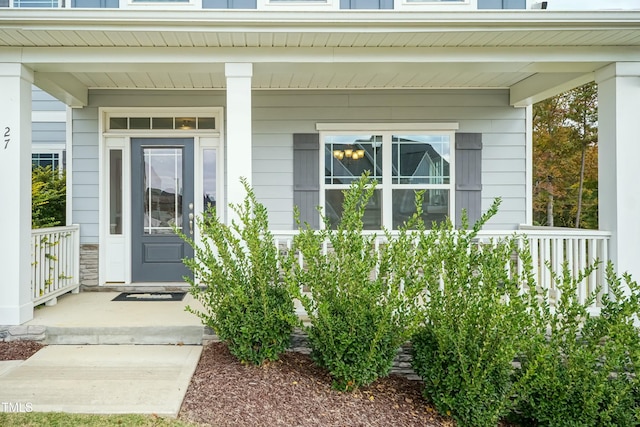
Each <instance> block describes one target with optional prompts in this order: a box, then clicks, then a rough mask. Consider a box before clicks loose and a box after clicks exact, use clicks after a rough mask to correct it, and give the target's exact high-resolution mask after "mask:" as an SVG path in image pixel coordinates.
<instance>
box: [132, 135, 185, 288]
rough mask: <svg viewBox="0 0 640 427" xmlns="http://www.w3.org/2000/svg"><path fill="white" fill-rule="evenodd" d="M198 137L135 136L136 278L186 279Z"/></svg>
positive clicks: (134, 277) (134, 241)
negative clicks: (194, 158) (178, 234)
mask: <svg viewBox="0 0 640 427" xmlns="http://www.w3.org/2000/svg"><path fill="white" fill-rule="evenodd" d="M193 144H194V141H193V138H132V139H131V186H132V190H131V206H132V209H131V213H132V222H131V230H132V239H131V243H132V248H131V254H132V265H131V279H132V281H133V282H182V281H184V279H183V277H184V276H190V275H191V273H190V271H189V270H188V269H187V268H186V267H185V266H184V265H183V263H182V259H183V258H186V257H192V256H193V249H192V248H191V246H189V245H188V244H186V243H185V242H184V241H183V240H182V239H181V238H180V237H178V236H177V235H176V234H175V232H174V227H177V228H178V229H180V230H181V231H182V232H183V233H184V234H186V235H188V236H190V237H193V214H194V211H193V207H194V206H193V153H194V150H193Z"/></svg>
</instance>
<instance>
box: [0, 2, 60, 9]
mask: <svg viewBox="0 0 640 427" xmlns="http://www.w3.org/2000/svg"><path fill="white" fill-rule="evenodd" d="M10 1H11V0H4V3H6V4H3V1H2V0H0V6H5V7H7V6H9V3H10ZM13 7H23V8H27V7H38V8H48V9H51V8H57V7H61V4H60V2H59V0H13Z"/></svg>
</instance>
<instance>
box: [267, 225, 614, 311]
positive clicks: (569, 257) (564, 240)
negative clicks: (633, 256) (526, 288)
mask: <svg viewBox="0 0 640 427" xmlns="http://www.w3.org/2000/svg"><path fill="white" fill-rule="evenodd" d="M272 233H273V236H274V239H275V244H276V245H277V246H278V247H279V248H287V247H291V243H292V241H293V237H294V236H295V235H296V234H297V233H298V232H297V231H295V230H293V231H273V232H272ZM364 233H366V234H373V233H374V232H368V231H365V232H364ZM378 234H380V233H378ZM514 235H517V236H519V238H520V239H521V242H522V244H524V241H525V239H526V240H528V243H529V248H530V251H531V257H532V262H533V275H534V278H535V281H536V283H537V285H538V286H539V287H540V288H542V289H545V290H546V291H547V293H548V296H549V301H550V302H551V303H552V304H553V303H554V302H555V300H556V299H557V298H558V297H559V293H558V289H557V287H556V283H555V282H554V279H553V277H554V274H556V275H559V276H562V268H563V263H564V262H567V264H568V268H569V269H570V271H571V272H572V273H573V274H574V276H576V275H577V273H578V272H579V271H581V270H584V269H585V268H586V267H587V266H589V265H591V264H593V262H594V261H596V260H598V261H600V262H601V264H600V268H598V269H597V270H596V271H594V272H593V273H592V274H591V275H589V276H588V277H585V279H584V280H583V281H582V282H581V283H580V284H579V287H578V290H577V296H578V299H579V301H580V302H582V303H584V302H585V300H586V298H587V296H588V295H589V293H591V292H593V291H594V290H595V289H597V287H598V286H600V292H599V296H600V295H603V294H606V293H608V292H609V290H608V288H607V283H606V281H605V277H604V276H605V274H604V273H605V269H604V267H605V266H606V264H607V262H608V261H609V251H608V248H609V239H610V237H611V233H610V232H607V231H597V230H583V229H570V228H562V229H560V228H548V227H528V226H527V227H525V226H522V227H520V229H519V230H505V231H502V230H498V231H494V230H486V231H484V230H483V231H481V232H480V233H479V234H478V236H477V240H478V242H480V243H488V242H489V241H490V239H492V238H493V239H495V238H505V237H509V236H514ZM385 241H386V238H385V236H384V235H381V236H379V237H377V238H376V240H375V244H376V248H377V247H378V246H379V245H380V244H383V243H384V242H385ZM324 250H325V253H326V251H327V250H328V244H327V243H325V247H324ZM299 257H300V258H299V262H300V263H302V259H301V257H302V255H299ZM547 266H550V268H551V270H550V269H549V268H548V267H547ZM521 267H522V266H521V265H518V268H521ZM599 305H600V298H598V299H597V300H596V302H595V303H594V304H593V306H592V307H590V311H592V312H594V313H597V312H598V311H599Z"/></svg>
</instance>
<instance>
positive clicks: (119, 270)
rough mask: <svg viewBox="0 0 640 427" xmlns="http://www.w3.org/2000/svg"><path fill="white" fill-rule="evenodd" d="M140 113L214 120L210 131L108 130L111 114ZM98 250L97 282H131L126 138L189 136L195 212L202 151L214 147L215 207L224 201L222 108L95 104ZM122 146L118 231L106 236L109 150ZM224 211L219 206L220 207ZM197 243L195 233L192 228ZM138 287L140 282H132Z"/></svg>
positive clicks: (200, 204) (198, 207)
mask: <svg viewBox="0 0 640 427" xmlns="http://www.w3.org/2000/svg"><path fill="white" fill-rule="evenodd" d="M142 113H144V114H146V115H150V116H154V117H155V116H170V115H174V116H183V117H186V116H188V115H189V114H203V113H209V114H210V115H212V116H213V117H215V118H216V129H214V130H206V131H205V130H162V131H154V130H147V131H140V130H115V131H112V130H109V129H107V119H108V117H109V116H110V115H113V114H117V115H118V116H120V117H126V116H132V117H133V116H136V117H139V116H140V115H141V114H142ZM98 124H99V129H100V137H99V154H98V155H99V160H98V164H99V167H100V170H99V173H98V174H99V183H98V185H99V215H98V217H99V219H98V221H99V247H98V248H99V249H98V271H99V272H98V285H99V286H104V285H111V286H114V285H115V286H119V285H125V286H126V285H131V201H130V199H131V197H130V195H131V193H130V191H131V138H132V137H157V138H165V137H166V138H174V137H175V138H193V140H194V165H193V171H194V201H195V202H194V208H195V213H196V216H197V215H198V214H199V213H201V212H202V209H203V200H202V197H198V196H197V195H199V194H202V193H203V166H202V153H203V150H205V149H211V148H215V149H216V151H217V157H216V186H217V188H216V195H217V197H216V199H217V202H218V208H220V207H221V206H223V204H224V200H225V197H224V189H225V185H224V183H225V170H224V163H225V162H224V158H225V157H224V138H223V135H224V132H223V124H224V121H223V108H222V107H211V108H131V107H129V108H125V107H123V108H114V107H102V108H99V119H98ZM111 149H122V234H121V235H117V234H111V232H110V215H109V208H110V206H109V203H110V202H109V192H110V188H109V182H110V179H109V172H110V165H109V150H111ZM219 213H220V215H224V209H219ZM195 237H196V241H198V240H199V239H200V231H199V230H198V229H197V227H196V232H195ZM136 285H139V283H136ZM146 285H148V286H166V285H167V283H145V286H146Z"/></svg>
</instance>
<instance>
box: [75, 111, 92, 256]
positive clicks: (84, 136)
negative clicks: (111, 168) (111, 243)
mask: <svg viewBox="0 0 640 427" xmlns="http://www.w3.org/2000/svg"><path fill="white" fill-rule="evenodd" d="M72 120H73V123H72V125H73V159H72V161H73V165H72V174H73V176H72V177H71V182H72V183H73V188H72V194H73V210H72V214H71V216H72V218H71V221H72V223H73V224H80V225H81V226H80V243H83V244H84V243H97V242H98V207H99V203H98V194H99V191H98V109H97V108H91V107H86V108H83V109H74V110H73V119H72Z"/></svg>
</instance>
